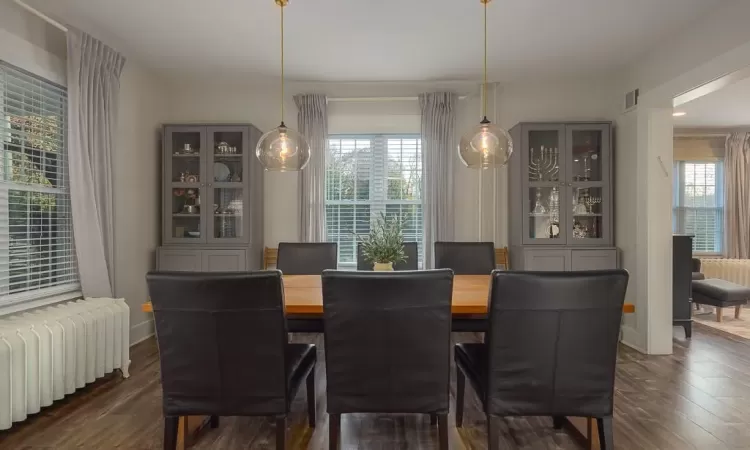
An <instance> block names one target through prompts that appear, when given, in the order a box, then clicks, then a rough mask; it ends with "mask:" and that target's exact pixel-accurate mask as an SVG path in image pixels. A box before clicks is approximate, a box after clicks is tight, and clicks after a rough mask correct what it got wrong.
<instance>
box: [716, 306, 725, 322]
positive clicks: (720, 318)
mask: <svg viewBox="0 0 750 450" xmlns="http://www.w3.org/2000/svg"><path fill="white" fill-rule="evenodd" d="M723 318H724V308H716V321H717V322H722V321H723Z"/></svg>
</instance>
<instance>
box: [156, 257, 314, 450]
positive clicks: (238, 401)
mask: <svg viewBox="0 0 750 450" xmlns="http://www.w3.org/2000/svg"><path fill="white" fill-rule="evenodd" d="M146 280H147V283H148V290H149V295H150V297H151V302H152V304H153V308H154V321H155V324H156V337H157V342H158V344H159V359H160V361H161V387H162V392H163V409H164V448H165V449H169V450H172V449H175V448H176V445H177V427H178V421H179V418H180V416H190V415H201V416H211V426H212V427H217V426H218V424H219V420H218V418H219V417H220V416H275V418H276V448H277V449H279V450H280V449H284V448H285V445H286V416H287V413H288V412H289V407H290V404H291V402H292V399H293V398H294V397H295V395H296V393H297V391H298V390H299V388H300V386H301V385H302V383H303V382H304V381H305V380H307V402H308V410H307V412H308V419H309V425H310V426H311V427H314V426H315V363H316V360H317V357H316V351H315V346H314V345H310V344H291V343H288V342H287V330H286V319H285V318H284V305H283V294H282V284H281V272H279V271H277V270H274V271H265V272H250V273H191V272H179V273H178V272H162V273H149V274H148V275H146Z"/></svg>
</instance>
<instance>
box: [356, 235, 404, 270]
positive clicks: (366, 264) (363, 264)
mask: <svg viewBox="0 0 750 450" xmlns="http://www.w3.org/2000/svg"><path fill="white" fill-rule="evenodd" d="M404 253H405V254H406V260H405V261H401V262H397V263H395V264H394V265H393V270H419V249H418V248H417V243H416V242H404ZM357 270H372V263H371V262H370V261H367V260H366V259H365V257H364V255H362V244H360V243H358V244H357Z"/></svg>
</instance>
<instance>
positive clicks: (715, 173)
mask: <svg viewBox="0 0 750 450" xmlns="http://www.w3.org/2000/svg"><path fill="white" fill-rule="evenodd" d="M673 197H674V198H673V206H674V208H673V210H672V228H673V230H674V231H675V232H676V233H688V234H694V235H695V237H694V238H693V251H694V252H696V253H713V254H721V253H722V252H723V246H724V164H723V163H722V162H721V161H708V162H698V161H676V162H675V170H674V189H673Z"/></svg>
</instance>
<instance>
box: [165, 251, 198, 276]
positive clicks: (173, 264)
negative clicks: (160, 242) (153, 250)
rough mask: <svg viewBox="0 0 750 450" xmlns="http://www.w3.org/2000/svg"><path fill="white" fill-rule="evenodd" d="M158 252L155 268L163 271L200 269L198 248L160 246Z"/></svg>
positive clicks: (195, 270) (192, 270)
mask: <svg viewBox="0 0 750 450" xmlns="http://www.w3.org/2000/svg"><path fill="white" fill-rule="evenodd" d="M158 252H159V257H158V264H157V270H160V271H165V272H200V271H201V270H202V269H201V267H202V264H203V263H202V261H201V253H202V252H201V251H200V250H190V249H184V250H183V249H164V248H160V249H159V250H158Z"/></svg>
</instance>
